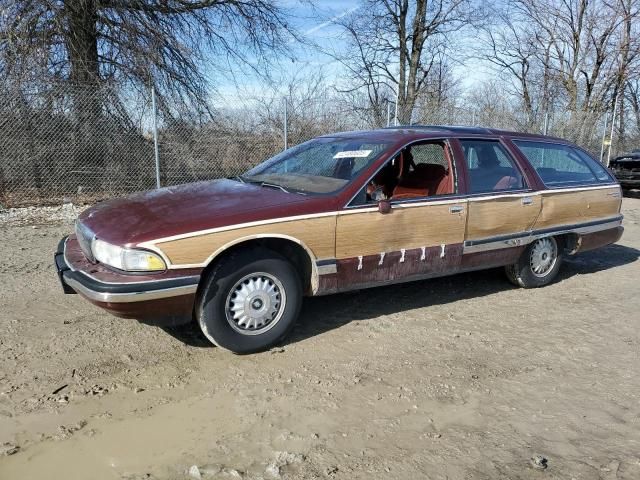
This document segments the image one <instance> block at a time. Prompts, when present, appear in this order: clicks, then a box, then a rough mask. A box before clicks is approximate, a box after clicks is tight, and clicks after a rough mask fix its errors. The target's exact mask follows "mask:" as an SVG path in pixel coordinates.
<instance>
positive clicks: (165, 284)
mask: <svg viewBox="0 0 640 480" xmlns="http://www.w3.org/2000/svg"><path fill="white" fill-rule="evenodd" d="M54 263H55V267H56V271H57V274H58V278H59V280H60V283H61V285H62V289H63V291H64V293H66V294H73V293H79V294H80V295H82V296H83V297H85V298H86V299H87V300H89V301H90V302H92V303H94V304H96V305H98V306H99V307H102V308H104V309H106V310H108V311H110V312H111V313H113V314H115V315H118V316H122V317H127V318H131V317H132V318H139V319H146V318H150V317H151V318H157V317H163V318H164V317H170V318H176V317H181V316H188V317H190V316H191V313H192V311H193V302H194V299H195V294H196V291H197V289H198V283H199V281H200V271H193V270H189V271H187V272H185V274H184V275H182V274H180V273H179V272H167V273H165V274H153V275H135V274H126V273H120V272H115V271H113V270H110V269H107V268H105V267H103V266H99V265H95V264H92V263H90V262H89V261H88V260H87V259H86V257H85V256H84V255H83V254H82V251H81V249H80V247H79V245H78V243H77V241H76V239H75V236H69V237H65V238H63V239H62V240H61V241H60V243H59V244H58V248H57V249H56V252H55V254H54Z"/></svg>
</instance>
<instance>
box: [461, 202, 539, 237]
mask: <svg viewBox="0 0 640 480" xmlns="http://www.w3.org/2000/svg"><path fill="white" fill-rule="evenodd" d="M523 198H525V197H522V196H511V197H509V196H504V197H499V198H492V199H487V200H472V199H471V200H469V219H468V221H467V234H466V240H478V239H482V238H489V237H495V236H499V235H508V234H511V233H520V232H524V231H526V230H528V229H530V228H531V226H532V225H533V224H534V222H535V221H536V218H537V217H538V215H539V213H540V207H541V205H542V201H541V198H540V196H539V195H529V196H527V197H526V198H528V199H530V200H531V202H532V203H531V204H529V205H523V203H522V200H523Z"/></svg>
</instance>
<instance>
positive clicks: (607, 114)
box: [600, 110, 609, 163]
mask: <svg viewBox="0 0 640 480" xmlns="http://www.w3.org/2000/svg"><path fill="white" fill-rule="evenodd" d="M608 124H609V111H608V110H607V111H606V112H605V116H604V128H603V129H602V144H601V145H600V163H604V141H605V139H606V138H607V125H608Z"/></svg>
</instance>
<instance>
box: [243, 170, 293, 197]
mask: <svg viewBox="0 0 640 480" xmlns="http://www.w3.org/2000/svg"><path fill="white" fill-rule="evenodd" d="M234 178H237V179H238V181H239V182H243V183H250V184H251V185H260V186H261V187H265V188H275V189H277V190H282V191H283V192H285V193H297V194H299V195H306V193H304V192H301V191H300V190H295V189H288V188H287V187H285V186H283V185H280V184H279V183H271V182H265V181H263V180H254V179H253V178H248V177H245V176H242V175H238V176H237V177H234Z"/></svg>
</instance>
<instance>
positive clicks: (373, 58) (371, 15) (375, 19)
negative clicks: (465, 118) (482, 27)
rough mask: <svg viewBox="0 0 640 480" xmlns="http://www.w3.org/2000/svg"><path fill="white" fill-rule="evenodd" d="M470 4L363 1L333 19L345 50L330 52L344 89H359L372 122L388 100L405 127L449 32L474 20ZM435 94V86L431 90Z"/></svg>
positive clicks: (449, 41) (442, 0)
mask: <svg viewBox="0 0 640 480" xmlns="http://www.w3.org/2000/svg"><path fill="white" fill-rule="evenodd" d="M476 5H477V4H476V2H472V1H470V0H434V1H427V0H411V1H409V0H363V1H362V3H361V7H360V8H359V9H358V10H357V11H355V12H354V13H353V14H351V15H349V16H346V17H344V18H341V19H340V20H338V21H336V24H338V25H339V26H340V27H341V28H342V31H343V36H344V38H345V39H346V41H347V43H348V45H349V48H348V49H347V52H346V53H342V52H338V53H336V52H333V53H332V55H333V56H334V57H335V58H337V59H338V60H339V61H340V62H341V64H342V65H344V66H345V68H346V70H347V75H348V78H349V82H350V86H349V88H348V89H345V90H348V91H351V92H354V91H358V90H361V91H365V92H366V94H367V96H368V99H369V102H370V105H371V108H372V109H373V110H374V112H375V114H374V117H376V121H377V123H380V118H381V117H382V116H383V115H386V113H385V110H386V105H387V103H388V101H389V100H392V101H395V100H396V99H397V102H398V121H399V122H400V123H409V122H410V121H411V115H412V113H413V109H414V106H415V104H416V101H417V99H418V97H419V96H420V95H421V94H423V93H424V92H425V91H426V90H427V87H428V84H429V82H430V81H437V79H438V78H439V77H438V75H431V73H432V71H433V69H434V67H437V66H438V65H439V64H441V63H442V57H443V55H444V54H446V52H447V51H448V49H447V47H450V46H451V45H452V44H453V43H454V39H453V36H454V35H453V34H454V33H456V32H459V31H460V30H462V29H463V28H464V27H466V26H468V25H469V24H470V23H471V22H472V21H473V20H474V19H476V18H478V17H479V10H478V9H477V7H476ZM435 90H437V88H436V89H435Z"/></svg>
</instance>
